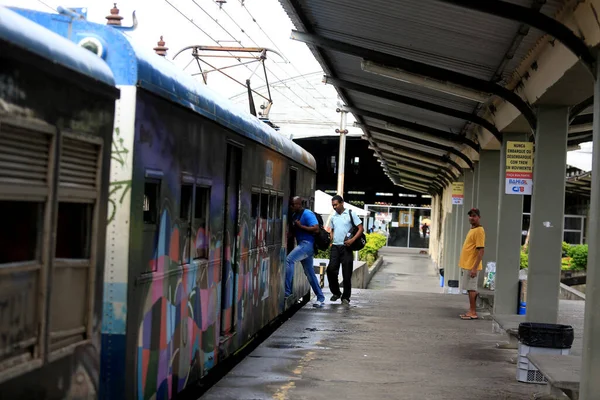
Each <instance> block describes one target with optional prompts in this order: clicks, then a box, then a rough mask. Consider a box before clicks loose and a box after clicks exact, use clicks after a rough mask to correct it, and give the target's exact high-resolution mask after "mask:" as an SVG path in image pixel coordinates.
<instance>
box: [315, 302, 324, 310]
mask: <svg viewBox="0 0 600 400" xmlns="http://www.w3.org/2000/svg"><path fill="white" fill-rule="evenodd" d="M324 306H325V302H324V301H315V302H314V303H313V307H315V308H322V307H324Z"/></svg>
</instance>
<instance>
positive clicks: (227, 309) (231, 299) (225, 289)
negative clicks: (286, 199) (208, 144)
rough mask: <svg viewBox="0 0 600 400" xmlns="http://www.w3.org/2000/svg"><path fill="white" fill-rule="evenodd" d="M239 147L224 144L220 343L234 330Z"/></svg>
mask: <svg viewBox="0 0 600 400" xmlns="http://www.w3.org/2000/svg"><path fill="white" fill-rule="evenodd" d="M241 166H242V150H241V149H240V148H239V147H238V146H236V145H234V144H231V143H229V144H227V170H226V176H225V179H226V180H225V214H224V216H225V218H224V221H225V232H224V235H223V236H224V243H223V258H222V260H223V262H222V264H221V265H222V267H221V268H222V274H221V338H220V342H221V343H223V342H225V341H227V340H228V339H229V338H231V337H232V336H233V334H234V333H235V324H234V321H235V295H236V293H237V290H238V288H237V283H236V282H237V281H236V279H235V277H236V274H237V271H238V270H239V258H240V257H239V254H238V240H239V238H238V227H239V226H240V224H239V219H240V191H241V172H242V171H241Z"/></svg>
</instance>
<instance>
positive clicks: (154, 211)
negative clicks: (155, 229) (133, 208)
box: [144, 180, 160, 225]
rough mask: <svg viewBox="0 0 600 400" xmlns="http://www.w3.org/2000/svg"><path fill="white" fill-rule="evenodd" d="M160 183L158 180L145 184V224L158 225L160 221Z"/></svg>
mask: <svg viewBox="0 0 600 400" xmlns="http://www.w3.org/2000/svg"><path fill="white" fill-rule="evenodd" d="M159 196H160V182H159V181H156V180H151V181H146V182H145V183H144V224H151V225H156V223H157V221H158V197H159Z"/></svg>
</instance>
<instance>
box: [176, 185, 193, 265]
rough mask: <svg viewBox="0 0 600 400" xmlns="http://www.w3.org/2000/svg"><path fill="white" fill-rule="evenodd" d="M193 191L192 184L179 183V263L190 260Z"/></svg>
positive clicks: (185, 262)
mask: <svg viewBox="0 0 600 400" xmlns="http://www.w3.org/2000/svg"><path fill="white" fill-rule="evenodd" d="M193 193H194V186H193V185H191V184H186V183H182V184H181V196H180V198H179V218H180V220H179V227H180V235H181V241H180V242H179V254H181V265H185V264H188V263H189V262H190V247H191V246H190V243H191V238H192V229H191V222H192V200H193V198H192V196H193Z"/></svg>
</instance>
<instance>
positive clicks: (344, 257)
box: [327, 195, 363, 305]
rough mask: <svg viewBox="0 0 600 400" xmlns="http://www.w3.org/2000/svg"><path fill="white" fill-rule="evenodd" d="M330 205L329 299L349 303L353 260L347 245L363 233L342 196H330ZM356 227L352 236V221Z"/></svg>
mask: <svg viewBox="0 0 600 400" xmlns="http://www.w3.org/2000/svg"><path fill="white" fill-rule="evenodd" d="M331 205H332V206H333V209H334V210H335V213H334V214H333V216H332V217H331V219H330V220H329V226H330V227H331V236H332V244H333V245H332V246H331V255H330V258H329V266H328V267H327V280H328V281H329V289H330V290H331V293H332V294H333V296H331V299H330V300H331V301H336V300H337V299H339V298H340V297H341V298H342V304H345V305H349V304H350V294H351V293H352V269H353V268H352V267H353V264H354V261H353V259H352V250H350V249H349V248H348V246H350V245H352V243H354V241H355V240H357V239H358V238H359V237H360V235H361V234H362V233H363V225H362V221H361V220H360V218H359V217H358V216H357V215H356V214H355V213H352V217H351V216H350V212H349V210H347V209H346V208H344V199H343V198H342V196H339V195H336V196H333V197H332V198H331ZM350 218H352V221H353V222H354V225H355V226H357V227H358V230H357V232H356V234H355V235H354V236H352V222H351V221H350ZM340 264H341V265H342V278H343V279H344V281H343V282H342V283H343V285H344V293H342V292H340V283H339V281H338V275H339V273H340Z"/></svg>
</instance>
